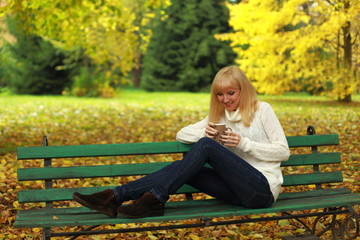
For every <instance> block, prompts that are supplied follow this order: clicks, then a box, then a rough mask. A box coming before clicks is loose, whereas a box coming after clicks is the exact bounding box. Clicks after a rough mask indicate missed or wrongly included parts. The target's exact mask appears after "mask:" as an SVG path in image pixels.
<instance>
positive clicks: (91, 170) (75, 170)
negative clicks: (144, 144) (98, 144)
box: [18, 162, 170, 181]
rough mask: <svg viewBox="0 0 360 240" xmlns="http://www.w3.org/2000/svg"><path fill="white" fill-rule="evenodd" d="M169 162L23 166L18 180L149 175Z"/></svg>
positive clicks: (19, 170)
mask: <svg viewBox="0 0 360 240" xmlns="http://www.w3.org/2000/svg"><path fill="white" fill-rule="evenodd" d="M169 163H170V162H154V163H139V164H117V165H99V166H78V167H48V168H22V169H18V180H19V181H25V180H49V179H69V178H88V177H116V176H133V175H147V174H150V173H153V172H155V171H156V170H159V169H161V168H163V167H165V166H167V165H168V164H169Z"/></svg>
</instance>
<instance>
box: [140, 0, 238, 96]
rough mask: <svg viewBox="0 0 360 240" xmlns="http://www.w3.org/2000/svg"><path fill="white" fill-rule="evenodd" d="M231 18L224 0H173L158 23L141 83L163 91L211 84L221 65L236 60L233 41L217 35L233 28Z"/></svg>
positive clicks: (148, 87)
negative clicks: (230, 24) (229, 41)
mask: <svg viewBox="0 0 360 240" xmlns="http://www.w3.org/2000/svg"><path fill="white" fill-rule="evenodd" d="M228 18H229V15H228V11H227V8H226V6H225V5H224V3H223V1H220V0H212V1H209V0H201V1H198V0H185V1H172V4H171V5H170V6H169V7H168V8H166V9H165V16H163V15H160V16H159V17H158V18H157V20H156V22H155V23H154V28H153V36H152V39H151V41H150V43H149V47H148V52H147V54H146V55H145V58H144V68H143V74H142V85H141V86H142V87H144V88H145V89H147V90H162V91H164V90H167V91H178V90H181V91H199V90H203V89H205V88H207V87H208V86H209V85H210V84H211V81H212V79H213V77H214V75H215V73H216V72H217V71H218V70H219V69H220V68H221V67H223V66H226V65H229V64H233V63H234V59H235V56H236V55H235V53H234V52H233V51H232V50H231V48H230V47H229V45H228V44H227V43H224V42H221V41H218V40H216V39H215V38H214V34H216V33H225V32H229V31H231V28H230V27H229V25H228Z"/></svg>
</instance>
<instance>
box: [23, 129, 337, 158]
mask: <svg viewBox="0 0 360 240" xmlns="http://www.w3.org/2000/svg"><path fill="white" fill-rule="evenodd" d="M287 140H288V144H289V147H307V146H313V145H317V146H326V145H334V144H336V145H337V144H339V137H338V135H337V134H326V135H308V136H290V137H287ZM190 148H191V144H183V143H180V142H148V143H122V144H93V145H67V146H47V147H18V148H17V158H18V160H24V159H42V158H70V157H98V156H122V155H134V154H136V155H138V154H164V153H183V152H187V151H189V149H190Z"/></svg>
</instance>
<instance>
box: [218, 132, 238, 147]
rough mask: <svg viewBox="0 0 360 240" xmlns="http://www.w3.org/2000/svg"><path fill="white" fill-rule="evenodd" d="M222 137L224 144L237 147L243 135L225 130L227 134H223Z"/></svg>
mask: <svg viewBox="0 0 360 240" xmlns="http://www.w3.org/2000/svg"><path fill="white" fill-rule="evenodd" d="M220 139H221V141H222V143H223V144H224V146H227V147H237V145H239V143H240V140H241V136H240V135H239V134H237V133H236V132H232V131H229V130H227V131H225V135H221V136H220Z"/></svg>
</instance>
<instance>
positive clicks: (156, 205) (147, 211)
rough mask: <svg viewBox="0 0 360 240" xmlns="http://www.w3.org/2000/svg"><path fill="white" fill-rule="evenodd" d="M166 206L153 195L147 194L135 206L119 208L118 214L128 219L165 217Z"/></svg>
mask: <svg viewBox="0 0 360 240" xmlns="http://www.w3.org/2000/svg"><path fill="white" fill-rule="evenodd" d="M164 209H165V206H164V204H163V203H161V202H160V201H159V200H158V199H157V198H156V197H155V196H154V195H153V194H151V193H149V192H146V193H144V194H143V195H142V196H141V197H140V198H139V199H138V200H136V201H134V203H133V204H131V205H128V206H125V207H118V209H117V212H118V213H120V214H121V215H123V216H125V217H128V218H143V217H153V216H162V215H164Z"/></svg>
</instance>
